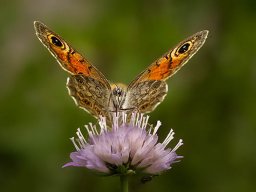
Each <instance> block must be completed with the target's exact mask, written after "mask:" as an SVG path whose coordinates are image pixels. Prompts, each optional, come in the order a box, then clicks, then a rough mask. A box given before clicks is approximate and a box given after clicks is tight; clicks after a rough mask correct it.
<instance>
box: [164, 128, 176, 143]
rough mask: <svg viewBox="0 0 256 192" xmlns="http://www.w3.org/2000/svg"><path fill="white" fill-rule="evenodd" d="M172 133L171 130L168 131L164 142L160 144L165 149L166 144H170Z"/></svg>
mask: <svg viewBox="0 0 256 192" xmlns="http://www.w3.org/2000/svg"><path fill="white" fill-rule="evenodd" d="M173 135H174V132H173V129H171V130H170V132H169V133H168V135H167V136H166V138H165V140H164V142H163V143H162V144H163V145H164V146H165V147H166V146H167V145H168V143H170V141H171V140H172V139H173V138H174V137H173Z"/></svg>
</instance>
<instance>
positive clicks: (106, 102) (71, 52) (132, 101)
mask: <svg viewBox="0 0 256 192" xmlns="http://www.w3.org/2000/svg"><path fill="white" fill-rule="evenodd" d="M34 27H35V31H36V35H37V37H38V38H39V40H40V41H41V43H42V44H43V45H44V46H45V47H46V48H47V49H48V50H49V51H50V53H51V54H52V55H53V56H54V57H55V58H56V59H57V61H58V63H59V64H60V66H61V67H62V68H63V69H64V70H65V71H67V72H68V73H69V74H70V76H69V77H68V79H67V84H66V85H67V88H68V90H69V94H70V96H71V97H72V98H73V99H74V101H75V103H76V105H78V106H79V107H80V108H82V109H84V110H86V111H87V112H88V113H90V114H91V115H93V116H94V117H96V118H99V117H100V116H105V117H106V119H107V120H110V119H111V118H112V117H111V112H120V111H127V112H128V113H129V112H132V111H136V112H140V113H149V112H151V111H153V110H154V109H155V108H156V107H157V105H159V104H160V103H161V102H162V101H163V100H164V98H165V96H166V94H167V92H168V85H167V83H166V80H167V79H168V78H169V77H171V76H172V75H174V74H175V73H176V72H177V71H178V70H179V69H180V68H181V67H182V66H183V65H185V64H186V63H187V61H188V60H189V59H190V58H191V57H192V56H193V55H194V54H195V53H196V52H197V51H198V50H199V49H200V48H201V47H202V46H203V44H204V42H205V40H206V38H207V35H208V31H207V30H204V31H200V32H197V33H195V34H194V35H192V36H190V37H188V38H187V39H185V40H184V41H182V42H180V43H178V45H176V46H175V47H174V48H173V49H171V50H170V51H168V52H167V53H165V54H164V55H163V56H162V57H160V58H159V59H157V60H156V61H155V62H153V63H152V64H151V65H149V67H147V68H146V69H145V70H144V71H142V72H141V73H140V74H139V75H138V76H137V77H136V78H135V79H134V80H133V81H132V82H131V83H130V84H129V85H128V86H125V85H123V84H112V83H110V82H109V81H108V80H107V79H106V77H105V76H104V75H103V74H102V73H101V72H100V71H99V70H98V69H97V68H96V67H95V66H93V65H92V64H90V63H89V62H88V61H87V60H86V59H85V58H84V57H83V56H82V55H81V54H80V53H78V52H77V51H76V50H75V49H74V48H72V47H71V46H70V45H69V44H68V43H67V42H66V41H65V40H64V39H63V38H61V37H60V36H59V35H57V34H56V33H55V32H53V31H52V30H50V29H49V28H48V27H47V26H46V25H44V24H43V23H42V22H40V21H35V22H34Z"/></svg>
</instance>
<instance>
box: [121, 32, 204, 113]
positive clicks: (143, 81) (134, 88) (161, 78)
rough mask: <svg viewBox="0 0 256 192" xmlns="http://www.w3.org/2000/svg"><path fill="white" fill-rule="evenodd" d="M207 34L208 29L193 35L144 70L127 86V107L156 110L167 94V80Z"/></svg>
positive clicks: (197, 48)
mask: <svg viewBox="0 0 256 192" xmlns="http://www.w3.org/2000/svg"><path fill="white" fill-rule="evenodd" d="M207 35H208V31H207V30H204V31H201V32H198V33H196V34H194V35H192V36H191V37H189V38H187V39H186V40H184V41H182V42H180V43H179V44H178V45H177V46H176V47H175V48H174V49H172V50H170V51H168V52H167V53H166V54H164V55H163V56H162V57H160V58H159V59H158V60H156V61H155V62H154V63H152V64H151V65H150V66H149V67H148V68H147V69H146V70H144V71H142V72H141V73H140V74H139V75H138V76H137V78H135V80H134V81H132V82H131V83H130V85H129V86H128V88H127V97H126V101H125V107H127V108H136V109H137V110H138V111H139V112H142V113H147V112H150V111H152V110H154V109H155V108H156V106H157V105H158V104H159V103H160V102H162V101H163V100H164V97H165V96H166V94H167V91H168V86H167V84H166V82H165V81H166V80H167V79H168V78H169V77H171V76H172V75H174V74H175V73H176V72H177V71H178V70H179V69H180V68H181V67H182V66H184V65H185V64H186V63H187V61H188V60H189V59H190V58H191V57H192V56H193V55H194V54H195V53H196V52H197V51H198V50H199V49H200V48H201V47H202V46H203V44H204V42H205V40H206V38H207Z"/></svg>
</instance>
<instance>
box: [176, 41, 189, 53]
mask: <svg viewBox="0 0 256 192" xmlns="http://www.w3.org/2000/svg"><path fill="white" fill-rule="evenodd" d="M189 45H190V44H189V43H185V44H184V45H182V46H181V47H180V48H179V50H178V53H180V54H182V53H185V52H186V51H187V50H188V48H189Z"/></svg>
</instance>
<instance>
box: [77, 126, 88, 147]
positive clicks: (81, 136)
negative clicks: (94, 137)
mask: <svg viewBox="0 0 256 192" xmlns="http://www.w3.org/2000/svg"><path fill="white" fill-rule="evenodd" d="M76 134H77V136H78V139H79V140H80V141H81V143H82V144H83V145H86V143H87V142H86V140H85V138H84V136H83V134H82V132H81V130H80V128H78V129H77V132H76Z"/></svg>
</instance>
